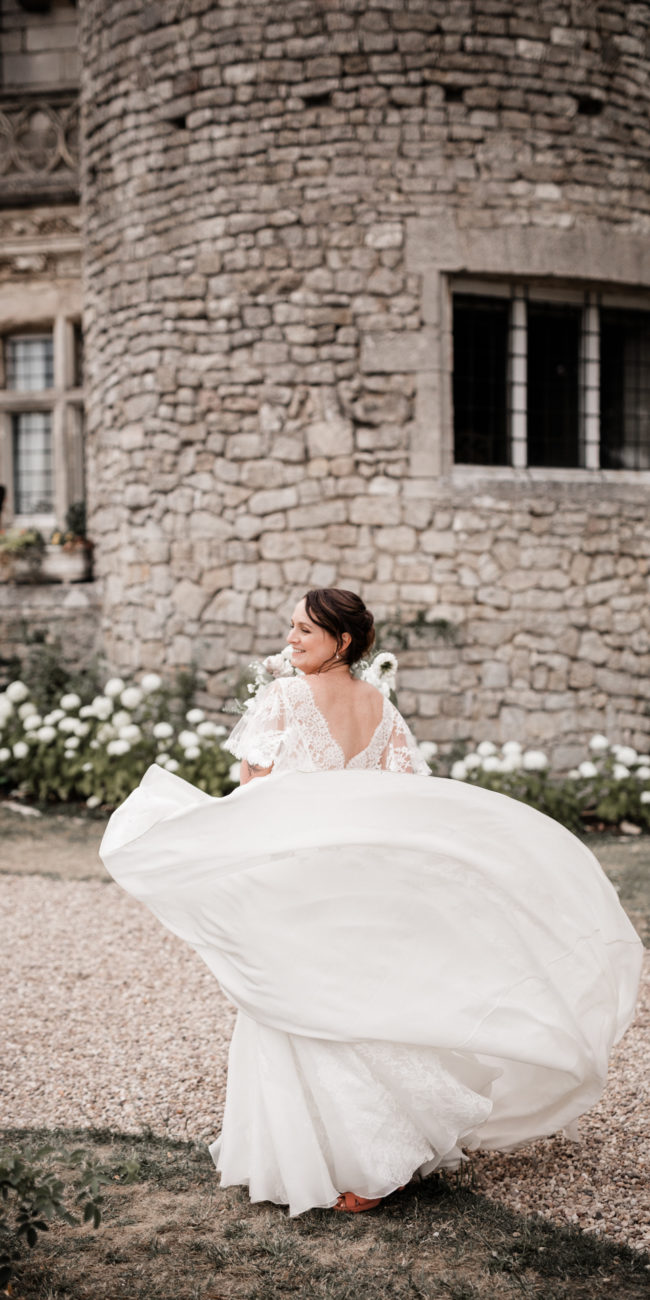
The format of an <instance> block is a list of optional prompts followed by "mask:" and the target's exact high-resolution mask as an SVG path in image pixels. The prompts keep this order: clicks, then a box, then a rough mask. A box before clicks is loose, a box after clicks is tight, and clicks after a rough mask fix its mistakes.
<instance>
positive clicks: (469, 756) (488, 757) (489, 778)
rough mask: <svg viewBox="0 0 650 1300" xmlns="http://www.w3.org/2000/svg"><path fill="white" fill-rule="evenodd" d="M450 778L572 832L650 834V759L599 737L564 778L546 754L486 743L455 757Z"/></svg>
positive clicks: (516, 744) (514, 744)
mask: <svg viewBox="0 0 650 1300" xmlns="http://www.w3.org/2000/svg"><path fill="white" fill-rule="evenodd" d="M421 748H422V746H421ZM449 775H450V777H451V778H452V780H454V781H468V782H470V783H471V784H473V785H481V786H485V787H486V788H488V789H491V790H497V791H500V792H501V793H502V794H508V795H511V796H512V797H513V798H516V799H522V800H523V801H524V802H525V803H528V804H531V805H532V806H533V807H535V808H538V809H539V810H540V811H541V812H545V813H548V814H549V816H551V817H555V818H556V819H557V820H558V821H561V822H563V823H564V825H565V826H568V827H570V828H571V829H572V830H585V829H589V828H590V827H592V826H595V827H598V828H601V827H604V826H620V825H621V824H622V823H626V824H628V825H630V826H632V827H634V828H638V829H640V830H643V829H645V830H650V755H649V754H638V753H637V751H636V750H635V749H633V748H632V746H631V745H620V744H610V742H609V740H608V739H607V737H606V736H603V735H600V734H599V735H595V736H592V738H591V740H590V741H589V755H588V757H586V758H584V759H583V760H582V761H581V762H580V763H579V764H578V765H577V767H574V768H572V769H571V771H570V772H568V773H566V774H561V773H553V772H552V770H551V765H550V762H549V759H548V757H547V755H546V754H544V753H543V751H542V750H539V749H524V748H523V746H522V745H521V744H520V743H519V741H517V740H508V741H506V743H505V744H504V745H501V746H500V747H499V746H497V745H495V744H494V742H493V741H491V740H483V741H481V742H480V744H478V745H477V746H476V748H475V749H471V750H470V751H469V752H468V753H466V754H465V755H464V756H463V757H462V758H457V759H455V761H454V762H453V763H452V764H451V767H450V770H449Z"/></svg>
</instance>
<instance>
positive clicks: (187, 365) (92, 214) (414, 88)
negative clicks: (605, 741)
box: [82, 0, 650, 761]
mask: <svg viewBox="0 0 650 1300" xmlns="http://www.w3.org/2000/svg"><path fill="white" fill-rule="evenodd" d="M82 21H83V51H82V53H83V59H82V62H83V69H84V71H83V82H84V88H83V102H84V117H85V140H86V143H85V165H84V180H83V191H84V214H85V245H86V285H85V295H86V313H85V329H86V337H87V385H88V397H89V400H88V432H89V467H88V479H89V488H90V494H91V521H92V532H93V536H94V539H95V541H96V562H97V569H98V571H99V574H100V576H101V577H102V578H103V580H104V589H105V597H104V619H103V632H104V640H105V645H106V648H107V652H108V656H109V659H110V660H111V661H112V663H113V665H114V666H115V667H116V668H120V669H125V670H129V669H133V668H138V667H141V666H146V667H148V668H157V669H160V668H163V669H164V668H166V667H167V668H171V667H173V666H177V665H183V664H187V663H188V662H189V661H190V660H192V659H194V660H195V661H196V662H197V663H198V665H199V666H200V667H201V668H203V669H204V670H205V671H206V673H207V683H206V696H207V698H210V699H211V700H212V701H213V702H214V703H217V704H218V703H220V702H222V701H223V699H224V698H225V697H227V696H228V694H229V693H230V692H231V690H232V686H233V683H234V681H235V680H236V678H237V675H238V673H239V671H240V669H241V667H242V666H243V665H244V664H245V663H246V661H247V659H248V658H249V657H250V655H251V654H252V653H254V652H259V651H261V650H264V651H266V650H268V649H270V648H272V647H275V646H276V645H277V644H278V641H279V640H280V639H281V638H282V637H283V635H284V632H285V629H286V624H287V618H288V616H289V613H290V610H291V607H292V603H293V601H294V599H295V598H296V597H297V596H299V595H301V594H302V593H303V592H304V590H305V589H306V588H307V587H309V586H317V585H328V584H338V585H347V586H351V587H353V588H355V589H356V590H359V591H360V592H361V594H362V595H363V596H364V598H365V599H366V600H367V601H368V603H369V604H370V606H371V608H373V610H374V612H375V614H376V616H377V618H378V619H379V620H381V621H382V622H383V623H384V624H386V625H387V627H385V629H384V633H385V639H386V642H387V643H388V641H389V640H390V635H392V636H393V641H395V638H396V639H397V641H398V642H400V643H403V644H404V645H405V646H406V647H407V648H406V649H405V650H404V651H403V652H401V661H402V673H401V678H400V694H399V702H400V705H401V707H402V708H403V709H404V711H405V712H406V713H407V714H409V715H410V716H411V718H413V719H414V720H415V723H416V728H417V730H418V732H419V733H420V734H421V735H422V736H428V737H431V738H434V739H437V740H441V741H443V742H445V743H447V742H448V743H451V742H452V741H454V740H459V739H465V738H472V739H474V740H478V739H480V738H481V737H482V736H484V735H489V736H490V737H492V738H493V739H498V738H501V739H506V738H507V737H508V736H516V737H518V738H520V739H526V740H528V741H529V742H530V741H543V742H544V744H545V745H547V746H549V747H550V748H553V747H555V748H556V749H557V751H558V753H559V754H560V756H561V758H563V759H566V760H567V761H569V760H570V757H571V753H572V752H573V751H575V750H576V746H577V745H578V744H579V743H580V742H581V741H582V740H583V739H584V737H585V735H588V734H590V732H591V731H592V730H594V729H601V728H607V729H609V730H610V732H612V733H614V732H615V733H616V735H617V736H618V737H619V738H621V739H626V740H631V741H632V742H633V743H636V744H638V745H641V746H642V747H643V748H646V747H647V745H648V735H649V733H650V716H649V714H648V700H649V698H650V688H649V687H648V680H649V674H648V668H649V666H650V653H649V639H650V634H649V625H650V615H649V607H648V555H649V554H650V545H649V543H650V522H649V519H648V481H647V480H648V475H647V474H643V473H639V474H636V475H633V474H630V473H626V472H623V473H619V474H616V473H609V474H608V473H603V472H600V471H573V472H571V471H569V472H561V471H547V472H546V473H544V472H543V471H538V472H535V471H529V472H527V471H514V470H508V469H503V470H501V471H492V470H484V471H479V470H472V469H470V468H468V467H465V466H454V465H453V463H452V456H451V435H450V416H449V401H450V397H449V394H450V330H449V288H450V284H451V283H452V282H453V279H454V277H456V276H459V275H489V276H506V277H507V276H533V277H537V278H540V279H543V280H544V281H545V282H548V281H552V282H554V283H557V284H562V283H565V282H569V281H570V282H571V283H579V284H585V285H597V286H602V285H607V284H610V285H617V286H622V287H624V288H629V287H630V286H638V285H640V284H641V285H645V286H646V288H650V260H649V258H648V241H647V232H648V227H649V226H650V199H649V192H648V191H649V176H648V169H647V152H648V144H649V143H650V132H649V129H648V85H649V79H648V38H649V11H648V8H647V6H646V5H643V4H629V3H626V2H625V0H609V2H608V3H607V4H604V3H603V4H598V5H596V4H593V5H591V4H590V5H586V4H585V5H579V6H576V5H574V6H571V7H568V6H566V5H564V4H560V3H555V2H554V0H542V3H539V2H537V3H535V4H533V3H518V4H510V3H501V2H500V0H451V3H448V2H445V3H442V0H440V2H436V0H411V2H408V0H400V2H399V3H397V0H392V2H391V0H381V2H377V3H376V2H374V0H322V2H312V0H286V3H283V4H282V5H276V4H274V3H271V4H269V3H251V2H250V0H243V2H241V3H238V4H237V5H230V4H226V3H217V4H215V3H214V2H213V0H185V3H184V4H183V5H182V6H180V5H178V4H177V3H176V2H175V0H159V3H150V4H147V5H144V4H142V3H140V2H139V0H112V2H111V3H110V4H109V3H108V0H87V2H86V4H85V6H84V10H83V15H82ZM397 624H401V625H402V629H403V630H402V631H401V632H399V631H396V625H397ZM570 751H571V753H570Z"/></svg>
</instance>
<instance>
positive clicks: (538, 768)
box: [449, 740, 549, 781]
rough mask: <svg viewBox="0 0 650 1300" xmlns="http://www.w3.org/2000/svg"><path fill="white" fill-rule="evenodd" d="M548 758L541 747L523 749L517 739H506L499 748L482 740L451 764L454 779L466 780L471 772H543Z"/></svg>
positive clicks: (451, 774) (451, 773)
mask: <svg viewBox="0 0 650 1300" xmlns="http://www.w3.org/2000/svg"><path fill="white" fill-rule="evenodd" d="M548 765H549V764H548V758H547V757H546V754H544V753H543V752H542V750H541V749H524V748H523V746H522V745H520V744H519V741H518V740H507V741H506V742H505V744H504V745H502V746H501V749H500V750H499V749H498V748H497V746H496V745H495V744H493V742H492V741H491V740H482V741H481V743H480V745H477V746H476V749H474V750H471V751H470V753H469V754H466V755H465V757H464V758H462V759H459V760H458V761H457V762H456V763H454V764H453V765H452V768H451V772H450V774H449V775H450V776H451V777H452V778H453V780H454V781H466V780H467V779H468V778H469V777H470V775H471V773H472V772H479V771H481V772H494V773H499V774H501V775H506V774H507V773H510V772H520V771H524V772H545V771H546V769H547V767H548Z"/></svg>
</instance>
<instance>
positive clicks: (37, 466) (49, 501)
mask: <svg viewBox="0 0 650 1300" xmlns="http://www.w3.org/2000/svg"><path fill="white" fill-rule="evenodd" d="M13 435H14V497H15V510H16V514H17V515H31V514H51V512H52V509H53V505H54V500H53V484H52V416H51V414H50V412H49V411H25V412H23V414H21V415H14V417H13Z"/></svg>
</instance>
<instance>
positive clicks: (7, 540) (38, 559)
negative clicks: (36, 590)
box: [0, 528, 45, 582]
mask: <svg viewBox="0 0 650 1300" xmlns="http://www.w3.org/2000/svg"><path fill="white" fill-rule="evenodd" d="M44 547H45V542H44V540H43V536H42V534H41V533H39V531H38V529H37V528H6V529H2V530H1V531H0V581H1V582H39V581H40V577H41V564H42V560H43V551H44Z"/></svg>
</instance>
